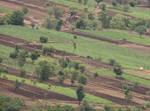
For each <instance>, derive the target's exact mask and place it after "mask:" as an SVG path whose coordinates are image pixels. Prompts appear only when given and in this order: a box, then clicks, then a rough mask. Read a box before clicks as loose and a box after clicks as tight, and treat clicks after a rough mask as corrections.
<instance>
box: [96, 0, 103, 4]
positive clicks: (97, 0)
mask: <svg viewBox="0 0 150 111" xmlns="http://www.w3.org/2000/svg"><path fill="white" fill-rule="evenodd" d="M95 2H96V3H97V5H99V3H100V2H103V0H95Z"/></svg>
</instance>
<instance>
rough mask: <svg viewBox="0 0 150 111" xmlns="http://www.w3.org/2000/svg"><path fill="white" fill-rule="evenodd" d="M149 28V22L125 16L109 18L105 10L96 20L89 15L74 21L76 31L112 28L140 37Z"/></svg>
mask: <svg viewBox="0 0 150 111" xmlns="http://www.w3.org/2000/svg"><path fill="white" fill-rule="evenodd" d="M149 27H150V22H149V21H146V20H142V19H137V18H134V19H133V18H131V17H128V16H125V15H121V14H117V15H115V16H114V17H112V16H110V15H109V14H108V12H107V10H106V9H105V8H104V10H103V11H102V12H101V13H100V15H99V17H98V20H97V19H96V18H95V17H94V15H93V14H91V13H89V14H88V15H87V16H84V17H82V18H80V19H79V20H77V21H76V28H78V29H93V30H96V29H101V28H113V29H121V30H133V31H136V32H137V33H139V35H140V36H141V35H142V34H144V33H145V32H146V29H147V28H149Z"/></svg>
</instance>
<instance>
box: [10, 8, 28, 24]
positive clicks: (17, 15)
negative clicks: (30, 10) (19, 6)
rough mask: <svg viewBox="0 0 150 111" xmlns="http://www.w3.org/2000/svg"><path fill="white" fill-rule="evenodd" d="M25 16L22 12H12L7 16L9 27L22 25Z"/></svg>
mask: <svg viewBox="0 0 150 111" xmlns="http://www.w3.org/2000/svg"><path fill="white" fill-rule="evenodd" d="M24 16H25V14H24V13H23V12H22V11H19V10H17V11H14V12H13V13H12V14H10V15H9V16H8V21H7V22H8V24H11V25H23V24H24V23H23V21H24Z"/></svg>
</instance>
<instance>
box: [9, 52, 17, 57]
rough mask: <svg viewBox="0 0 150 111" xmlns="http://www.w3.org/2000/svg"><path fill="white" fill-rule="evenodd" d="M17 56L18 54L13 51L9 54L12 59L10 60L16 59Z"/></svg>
mask: <svg viewBox="0 0 150 111" xmlns="http://www.w3.org/2000/svg"><path fill="white" fill-rule="evenodd" d="M17 56H18V52H16V51H14V52H11V53H10V55H9V57H10V58H12V59H16V58H17Z"/></svg>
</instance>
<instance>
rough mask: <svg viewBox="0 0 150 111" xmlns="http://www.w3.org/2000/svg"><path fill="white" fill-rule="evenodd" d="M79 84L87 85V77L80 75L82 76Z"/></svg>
mask: <svg viewBox="0 0 150 111" xmlns="http://www.w3.org/2000/svg"><path fill="white" fill-rule="evenodd" d="M78 82H79V83H80V84H84V85H86V83H87V77H86V76H84V75H80V76H79V79H78Z"/></svg>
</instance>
